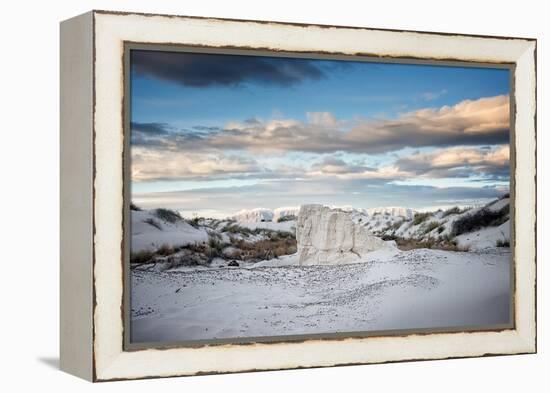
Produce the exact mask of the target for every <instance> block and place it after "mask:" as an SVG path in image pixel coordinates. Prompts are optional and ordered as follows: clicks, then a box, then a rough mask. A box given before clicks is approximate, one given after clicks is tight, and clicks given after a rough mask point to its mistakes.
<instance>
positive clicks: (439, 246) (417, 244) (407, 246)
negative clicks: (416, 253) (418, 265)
mask: <svg viewBox="0 0 550 393" xmlns="http://www.w3.org/2000/svg"><path fill="white" fill-rule="evenodd" d="M395 242H396V244H397V247H398V248H399V249H400V250H403V251H408V250H414V249H417V248H429V249H436V250H445V251H468V247H461V246H459V245H458V243H457V242H456V241H454V240H448V238H446V237H442V238H440V239H439V240H436V239H428V240H417V239H403V238H397V239H395Z"/></svg>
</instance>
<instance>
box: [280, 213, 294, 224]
mask: <svg viewBox="0 0 550 393" xmlns="http://www.w3.org/2000/svg"><path fill="white" fill-rule="evenodd" d="M295 220H296V216H295V215H294V214H289V215H288V216H283V217H279V219H278V220H277V222H286V221H295Z"/></svg>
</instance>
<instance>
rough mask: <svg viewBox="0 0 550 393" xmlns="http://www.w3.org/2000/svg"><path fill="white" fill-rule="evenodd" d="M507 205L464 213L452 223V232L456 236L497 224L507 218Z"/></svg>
mask: <svg viewBox="0 0 550 393" xmlns="http://www.w3.org/2000/svg"><path fill="white" fill-rule="evenodd" d="M508 213H509V206H505V207H504V208H502V209H500V210H498V211H493V210H491V209H487V208H483V209H480V210H478V211H476V212H474V213H472V214H466V215H464V216H463V217H460V218H458V219H457V220H456V221H455V222H454V223H453V229H452V234H453V236H458V235H461V234H463V233H468V232H472V231H475V230H477V229H481V228H484V227H494V226H499V225H501V224H503V223H505V222H506V220H508Z"/></svg>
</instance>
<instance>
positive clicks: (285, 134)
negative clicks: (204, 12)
mask: <svg viewBox="0 0 550 393" xmlns="http://www.w3.org/2000/svg"><path fill="white" fill-rule="evenodd" d="M535 97H536V41H535V40H534V39H526V38H510V37H485V36H471V35H459V34H441V33H428V32H411V31H390V30H380V29H369V28H356V27H339V26H321V25H299V24H285V23H272V22H260V21H240V20H221V19H213V18H197V17H183V16H169V15H145V14H133V13H116V12H105V11H93V12H89V13H87V14H84V15H81V16H78V17H75V18H73V19H70V20H67V21H65V22H62V24H61V368H62V369H63V370H65V371H67V372H70V373H72V374H75V375H78V376H80V377H83V378H86V379H88V380H92V381H108V380H120V379H137V378H150V377H165V376H184V375H200V374H211V373H231V372H242V371H251V370H277V369H289V368H304V367H326V366H336V365H346V364H368V363H383V362H395V361H408V360H424V359H445V358H458V357H473V356H489V355H507V354H525V353H534V352H536V306H535V304H536V252H535V234H536V195H535V190H536V166H535V163H536V159H535V155H536V100H535Z"/></svg>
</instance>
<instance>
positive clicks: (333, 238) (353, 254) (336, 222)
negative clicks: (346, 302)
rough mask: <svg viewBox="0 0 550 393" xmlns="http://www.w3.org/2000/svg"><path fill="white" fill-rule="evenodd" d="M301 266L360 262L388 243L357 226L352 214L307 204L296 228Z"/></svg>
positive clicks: (301, 212) (303, 207) (299, 215)
mask: <svg viewBox="0 0 550 393" xmlns="http://www.w3.org/2000/svg"><path fill="white" fill-rule="evenodd" d="M296 240H297V242H298V263H299V264H300V265H332V264H343V263H353V262H358V261H360V260H361V258H362V257H363V256H364V255H365V254H366V253H368V252H370V251H375V250H378V249H381V248H384V247H386V243H385V242H384V241H383V240H382V239H380V238H378V237H376V236H373V235H371V234H370V232H368V230H367V229H366V228H364V227H363V226H361V225H359V224H356V223H354V222H353V220H352V219H351V217H350V213H348V212H345V211H343V210H340V209H331V208H330V207H327V206H322V205H303V206H302V207H301V208H300V213H299V214H298V223H297V226H296Z"/></svg>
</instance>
